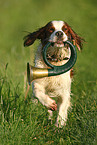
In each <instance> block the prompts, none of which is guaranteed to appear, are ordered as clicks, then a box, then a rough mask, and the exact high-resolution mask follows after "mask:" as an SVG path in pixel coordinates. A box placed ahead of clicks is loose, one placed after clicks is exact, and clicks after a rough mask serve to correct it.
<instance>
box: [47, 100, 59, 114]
mask: <svg viewBox="0 0 97 145" xmlns="http://www.w3.org/2000/svg"><path fill="white" fill-rule="evenodd" d="M47 107H48V109H50V110H52V111H56V110H57V104H56V102H55V100H52V99H51V98H50V100H49V101H48V106H47Z"/></svg>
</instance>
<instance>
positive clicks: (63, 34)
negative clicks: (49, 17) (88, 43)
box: [24, 21, 84, 60]
mask: <svg viewBox="0 0 97 145" xmlns="http://www.w3.org/2000/svg"><path fill="white" fill-rule="evenodd" d="M36 39H40V40H41V44H42V47H44V46H45V45H46V44H47V43H48V42H53V44H54V45H53V47H51V49H48V55H49V56H50V57H52V56H53V57H54V58H57V59H61V60H63V59H64V57H66V55H65V56H64V54H65V53H64V52H66V48H68V46H67V47H65V50H64V43H63V42H65V41H66V40H69V41H70V42H72V43H73V44H74V45H76V46H77V48H78V50H79V51H80V50H81V49H82V45H83V41H84V39H83V38H81V37H80V36H78V35H77V33H75V32H74V31H73V29H72V28H71V27H70V26H69V25H68V24H67V23H66V22H64V21H51V22H49V23H48V24H46V25H45V26H44V27H42V28H40V29H39V30H37V31H35V32H33V33H29V34H28V35H27V36H25V37H24V46H30V45H32V44H33V43H34V41H35V40H36ZM55 48H57V49H55ZM62 48H63V49H62ZM69 56H70V55H69Z"/></svg>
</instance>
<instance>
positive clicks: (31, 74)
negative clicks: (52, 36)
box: [27, 41, 77, 84]
mask: <svg viewBox="0 0 97 145" xmlns="http://www.w3.org/2000/svg"><path fill="white" fill-rule="evenodd" d="M65 44H69V47H70V50H71V56H70V59H69V61H68V62H67V63H66V64H64V65H61V66H55V65H52V64H51V63H49V61H48V60H47V57H46V52H47V49H48V47H49V46H50V45H51V42H48V43H47V45H46V46H45V47H44V49H43V59H44V62H45V63H46V64H47V65H48V66H49V67H51V69H47V68H37V67H33V66H31V65H30V64H29V63H27V78H28V83H29V84H30V83H31V82H32V81H33V80H35V79H39V78H43V77H50V76H56V75H60V74H63V73H65V72H67V71H69V70H70V69H71V68H72V67H73V65H74V64H75V62H76V59H77V52H76V48H75V46H74V45H73V44H72V43H71V42H69V41H65V42H64V45H65Z"/></svg>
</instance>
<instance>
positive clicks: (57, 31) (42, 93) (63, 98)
mask: <svg viewBox="0 0 97 145" xmlns="http://www.w3.org/2000/svg"><path fill="white" fill-rule="evenodd" d="M36 39H40V40H41V43H40V45H39V47H38V50H37V53H36V57H35V66H36V67H39V68H48V66H47V65H46V64H45V63H44V61H43V56H42V51H43V47H44V46H45V45H46V44H47V43H48V42H53V43H54V45H53V46H50V47H49V48H48V51H47V56H48V59H49V61H50V63H51V64H53V65H57V66H60V65H63V64H64V63H66V62H67V61H68V59H69V57H70V49H69V46H68V45H67V46H65V47H64V43H63V42H64V41H66V40H69V41H70V42H72V43H73V44H74V45H76V47H77V48H78V50H79V51H80V50H81V49H82V42H83V41H84V39H83V38H81V37H79V36H78V35H77V34H76V33H75V32H74V31H73V30H72V29H71V27H70V26H69V25H68V24H67V23H66V22H63V21H51V22H49V23H48V24H47V25H45V26H44V27H42V28H40V29H39V30H37V31H35V32H33V33H30V34H29V35H27V36H26V37H25V42H24V46H29V45H32V44H33V43H34V41H35V40H36ZM71 81H72V70H70V71H68V72H66V73H64V74H61V75H58V76H52V77H45V78H41V79H38V80H35V81H34V93H35V96H36V97H37V98H38V99H39V101H40V102H41V103H42V104H43V105H45V106H46V107H47V108H48V110H49V113H50V116H52V111H54V110H58V116H57V121H56V126H59V127H62V126H63V125H64V124H65V122H66V120H67V112H68V108H69V107H70V94H71ZM52 97H53V98H54V97H57V103H56V101H55V100H53V99H52Z"/></svg>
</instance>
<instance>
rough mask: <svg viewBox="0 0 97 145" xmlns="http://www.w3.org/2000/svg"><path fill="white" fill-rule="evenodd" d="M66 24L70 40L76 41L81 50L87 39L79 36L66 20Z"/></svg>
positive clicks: (75, 43)
mask: <svg viewBox="0 0 97 145" xmlns="http://www.w3.org/2000/svg"><path fill="white" fill-rule="evenodd" d="M65 24H66V25H67V27H68V35H69V38H70V40H71V41H73V42H74V45H76V46H77V48H78V50H79V51H80V50H81V49H82V47H83V42H84V41H85V40H84V39H83V38H82V37H80V36H78V35H77V34H76V33H75V32H74V31H73V30H72V29H71V27H70V26H69V25H68V24H67V23H66V22H65Z"/></svg>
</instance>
